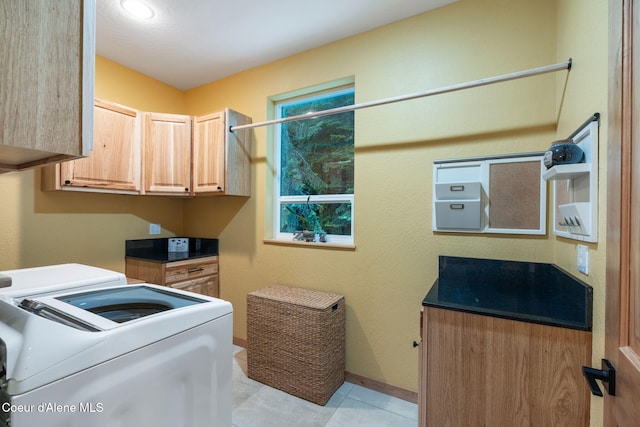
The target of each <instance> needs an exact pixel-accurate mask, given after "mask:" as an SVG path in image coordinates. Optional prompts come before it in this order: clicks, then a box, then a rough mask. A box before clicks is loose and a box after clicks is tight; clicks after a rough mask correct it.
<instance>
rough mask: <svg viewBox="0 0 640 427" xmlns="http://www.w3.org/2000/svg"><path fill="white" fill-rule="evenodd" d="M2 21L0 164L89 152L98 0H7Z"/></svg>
mask: <svg viewBox="0 0 640 427" xmlns="http://www.w3.org/2000/svg"><path fill="white" fill-rule="evenodd" d="M0 23H1V24H0V76H1V77H0V111H2V116H1V117H0V172H3V171H9V170H18V169H24V168H29V167H33V166H38V165H42V164H45V163H55V162H60V161H62V160H66V159H71V158H76V157H81V156H86V155H88V154H89V151H90V150H91V146H92V139H93V135H92V132H93V111H92V107H93V88H94V80H95V78H94V77H95V76H94V74H95V73H94V59H95V43H94V36H95V0H84V1H83V0H68V1H60V2H55V6H54V5H53V4H52V2H48V1H35V0H8V1H6V0H3V1H2V2H1V3H0Z"/></svg>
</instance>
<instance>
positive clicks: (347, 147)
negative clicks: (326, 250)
mask: <svg viewBox="0 0 640 427" xmlns="http://www.w3.org/2000/svg"><path fill="white" fill-rule="evenodd" d="M353 103H354V94H353V90H348V91H340V92H337V93H333V94H328V95H326V96H322V97H316V98H313V99H307V100H302V101H297V102H292V103H287V104H284V105H281V107H280V113H281V114H280V117H290V116H296V115H301V114H306V113H308V112H313V111H321V110H327V109H331V108H337V107H342V106H345V105H352V104H353ZM353 128H354V113H353V111H349V112H345V113H339V114H334V115H328V116H321V117H318V118H313V119H306V120H300V121H294V122H287V123H283V124H282V125H281V134H280V149H281V152H280V162H281V164H280V168H281V174H280V177H281V178H280V196H311V198H307V199H306V202H296V203H289V204H283V205H281V209H280V230H281V231H282V232H294V231H298V230H301V229H303V228H306V227H313V229H314V230H315V231H316V232H325V233H327V234H338V235H349V234H350V233H351V203H349V202H338V203H333V202H332V203H318V201H317V200H315V201H314V199H313V196H316V195H343V194H353V192H354V188H353V187H354V179H353V169H354V168H353V160H354V139H353Z"/></svg>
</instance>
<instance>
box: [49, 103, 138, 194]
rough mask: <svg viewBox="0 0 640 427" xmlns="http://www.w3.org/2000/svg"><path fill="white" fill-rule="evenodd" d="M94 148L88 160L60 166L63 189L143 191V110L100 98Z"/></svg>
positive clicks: (96, 110)
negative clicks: (141, 136)
mask: <svg viewBox="0 0 640 427" xmlns="http://www.w3.org/2000/svg"><path fill="white" fill-rule="evenodd" d="M94 116H95V127H94V129H95V130H94V142H95V143H94V148H93V151H92V152H91V155H90V156H89V157H87V158H84V159H79V160H73V161H69V162H65V163H62V164H61V165H60V184H61V187H62V188H68V187H69V186H70V187H82V188H99V189H104V190H123V191H133V192H139V191H140V154H141V153H140V150H141V144H140V133H141V129H140V127H141V124H140V120H139V112H138V111H137V110H133V109H131V108H127V107H124V106H121V105H117V104H114V103H110V102H106V101H101V100H96V102H95V109H94Z"/></svg>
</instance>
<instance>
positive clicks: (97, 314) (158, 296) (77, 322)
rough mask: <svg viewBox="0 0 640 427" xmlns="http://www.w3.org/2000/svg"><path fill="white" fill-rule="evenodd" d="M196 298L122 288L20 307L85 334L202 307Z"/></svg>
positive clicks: (29, 302) (154, 289)
mask: <svg viewBox="0 0 640 427" xmlns="http://www.w3.org/2000/svg"><path fill="white" fill-rule="evenodd" d="M205 302H206V300H205V299H202V298H198V297H197V296H195V294H185V293H177V292H175V291H171V290H169V289H168V288H160V287H151V286H149V285H138V286H125V287H117V288H106V289H97V290H91V291H85V292H79V293H78V292H72V293H66V294H63V295H60V294H57V295H51V296H38V295H36V296H35V297H34V298H33V299H28V298H25V299H23V300H22V301H21V302H20V303H19V307H20V308H23V309H25V310H27V311H29V312H31V313H33V314H36V315H38V316H41V317H44V318H47V319H49V320H53V321H56V322H58V323H63V324H66V325H67V326H72V327H76V328H78V329H81V330H86V331H94V332H96V331H108V330H110V329H114V328H117V327H119V326H120V324H122V323H125V322H130V321H133V320H138V319H140V318H143V317H146V316H150V315H157V314H159V313H162V312H166V311H168V310H174V309H178V308H183V307H188V306H193V305H196V304H202V303H205Z"/></svg>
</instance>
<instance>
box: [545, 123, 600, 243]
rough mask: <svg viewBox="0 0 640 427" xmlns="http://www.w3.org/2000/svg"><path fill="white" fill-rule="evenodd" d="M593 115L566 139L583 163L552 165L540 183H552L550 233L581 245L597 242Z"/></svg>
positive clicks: (596, 174) (595, 136) (595, 150)
mask: <svg viewBox="0 0 640 427" xmlns="http://www.w3.org/2000/svg"><path fill="white" fill-rule="evenodd" d="M599 119H600V114H598V113H596V114H594V115H593V116H592V117H591V118H590V119H589V120H587V121H586V122H585V124H584V125H582V126H581V127H580V128H579V129H578V130H576V131H575V132H574V133H573V134H572V135H571V136H570V137H569V139H572V140H573V142H574V143H575V144H577V145H578V146H579V147H580V148H581V149H582V151H583V152H584V158H585V160H584V163H577V164H571V165H556V166H554V167H552V168H550V169H549V170H547V171H546V172H545V173H544V174H543V175H542V177H543V179H545V180H547V181H552V183H553V184H552V185H553V204H552V210H553V213H552V221H553V232H554V234H555V235H556V236H560V237H565V238H568V239H574V240H580V241H583V242H597V241H598V127H599V125H600V120H599Z"/></svg>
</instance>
